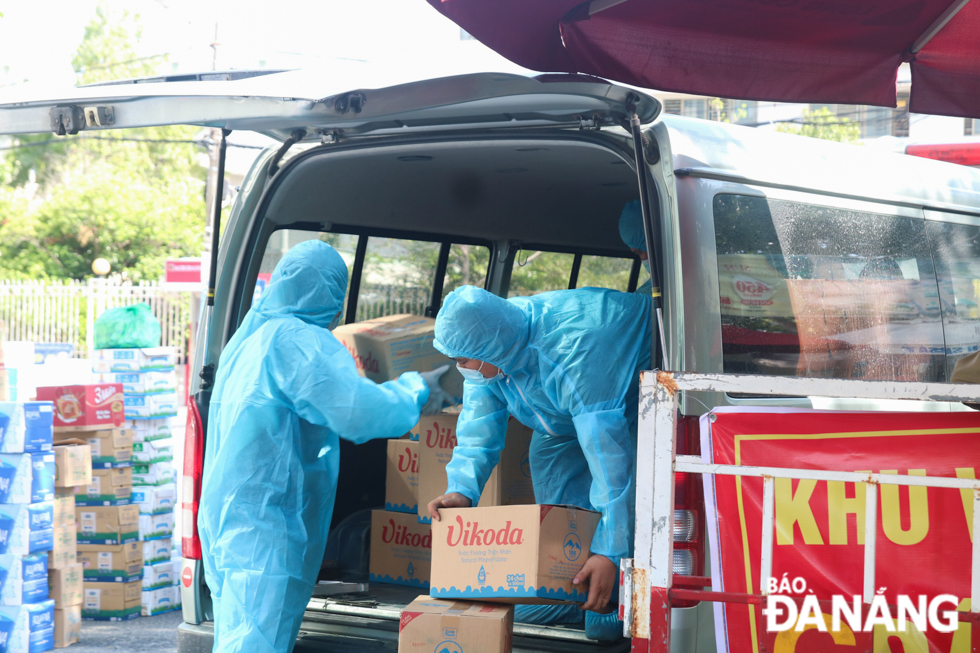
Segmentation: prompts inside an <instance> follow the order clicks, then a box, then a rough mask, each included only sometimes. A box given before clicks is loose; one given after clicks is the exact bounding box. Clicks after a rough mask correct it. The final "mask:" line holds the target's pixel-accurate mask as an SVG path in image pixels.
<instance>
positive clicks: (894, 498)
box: [878, 469, 929, 546]
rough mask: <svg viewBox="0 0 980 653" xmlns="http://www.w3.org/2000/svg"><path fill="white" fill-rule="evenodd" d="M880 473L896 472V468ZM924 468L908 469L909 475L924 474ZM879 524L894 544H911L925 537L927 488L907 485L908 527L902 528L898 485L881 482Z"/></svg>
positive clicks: (927, 518) (927, 502)
mask: <svg viewBox="0 0 980 653" xmlns="http://www.w3.org/2000/svg"><path fill="white" fill-rule="evenodd" d="M881 473H882V474H897V473H898V471H897V470H882V471H881ZM925 475H926V470H924V469H910V470H909V476H925ZM878 489H879V490H880V492H881V525H882V528H883V529H884V531H885V537H887V538H888V539H889V540H891V541H892V542H894V543H895V544H902V545H904V546H911V545H912V544H918V543H919V542H921V541H922V540H924V539H925V537H926V534H928V533H929V494H928V491H929V488H926V487H921V486H919V487H916V486H911V485H910V486H908V490H909V529H908V530H904V529H903V528H902V509H901V503H900V502H899V498H898V497H899V494H898V492H899V486H897V485H889V484H886V483H882V484H881V485H880V486H879V488H878Z"/></svg>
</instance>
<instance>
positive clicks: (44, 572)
mask: <svg viewBox="0 0 980 653" xmlns="http://www.w3.org/2000/svg"><path fill="white" fill-rule="evenodd" d="M52 414H53V407H52V404H51V403H50V402H47V401H26V402H16V401H15V402H11V401H4V402H0V642H3V643H4V646H3V648H2V650H5V651H15V650H16V651H25V652H26V651H28V650H30V651H48V650H51V649H52V648H53V647H54V646H55V628H56V624H57V622H58V620H59V618H60V619H61V623H62V625H64V623H65V621H66V620H67V621H70V619H66V613H68V615H67V616H70V613H72V612H76V611H77V608H76V609H72V608H71V607H69V606H72V605H75V603H73V602H72V601H71V600H70V599H69V600H66V597H64V596H62V595H61V594H60V593H59V592H58V591H57V588H55V592H54V598H58V599H59V603H60V605H59V606H58V607H59V608H61V609H60V610H59V611H58V614H56V611H55V601H54V600H52V591H51V589H50V588H49V586H48V580H49V576H48V574H49V569H50V568H51V565H50V564H49V558H50V557H51V556H50V554H49V553H48V552H49V551H52V549H53V548H55V524H56V521H57V520H60V521H61V522H64V521H66V520H67V521H68V522H71V520H72V516H67V515H64V514H60V515H59V514H58V513H57V511H56V504H55V453H54V452H53V451H52V441H53V433H52V425H53V423H52ZM64 507H65V505H64V503H61V504H59V505H58V506H57V508H58V510H63V509H64ZM51 562H52V563H53V560H52V561H51ZM77 624H78V619H77V617H76V618H75V619H74V623H73V628H74V630H75V633H76V634H75V639H77ZM59 636H60V638H61V639H59V640H58V645H59V646H67V645H68V643H70V641H72V640H71V638H70V635H69V634H66V633H65V632H64V630H62V631H61V632H59Z"/></svg>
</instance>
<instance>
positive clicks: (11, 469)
mask: <svg viewBox="0 0 980 653" xmlns="http://www.w3.org/2000/svg"><path fill="white" fill-rule="evenodd" d="M54 475H55V464H54V454H53V453H51V452H50V451H49V452H47V453H4V454H0V503H38V502H39V501H53V500H54Z"/></svg>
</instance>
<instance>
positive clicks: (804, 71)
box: [428, 0, 980, 117]
mask: <svg viewBox="0 0 980 653" xmlns="http://www.w3.org/2000/svg"><path fill="white" fill-rule="evenodd" d="M428 2H429V4H431V5H432V6H433V7H435V8H436V9H437V10H438V11H440V12H441V13H443V14H444V15H446V16H447V17H449V18H450V19H451V20H453V21H454V22H456V23H457V24H458V25H459V26H460V27H462V28H463V29H464V30H466V31H467V32H468V33H469V34H470V35H472V36H473V37H474V38H476V39H479V40H480V41H482V42H483V43H484V44H486V45H487V46H489V47H491V48H493V49H494V50H496V51H497V52H499V53H500V54H501V55H503V56H505V57H507V58H508V59H510V60H511V61H513V62H515V63H517V64H519V65H521V66H524V67H525V68H530V69H532V70H538V71H542V72H569V73H586V74H590V75H596V76H599V77H604V78H606V79H611V80H614V81H618V82H622V83H626V84H632V85H635V86H640V87H643V88H652V89H658V90H663V91H675V92H682V93H692V94H697V95H709V96H717V97H726V98H737V99H745V100H768V101H779V102H807V103H835V104H871V105H879V106H895V104H896V75H897V71H898V67H899V65H900V64H901V63H902V62H903V61H908V62H910V63H911V66H912V94H911V100H910V106H909V109H910V110H911V111H913V112H916V113H931V114H942V115H951V116H964V117H980V0H972V1H971V0H953V1H952V3H951V0H594V1H592V2H585V3H582V2H581V0H428ZM913 53H914V54H913Z"/></svg>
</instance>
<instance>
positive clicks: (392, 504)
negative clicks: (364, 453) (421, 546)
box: [385, 440, 419, 515]
mask: <svg viewBox="0 0 980 653" xmlns="http://www.w3.org/2000/svg"><path fill="white" fill-rule="evenodd" d="M418 504H419V443H418V442H416V441H414V440H388V473H387V476H386V478H385V510H394V511H396V512H408V513H411V514H413V515H414V514H416V513H417V512H418V509H419V505H418Z"/></svg>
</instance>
